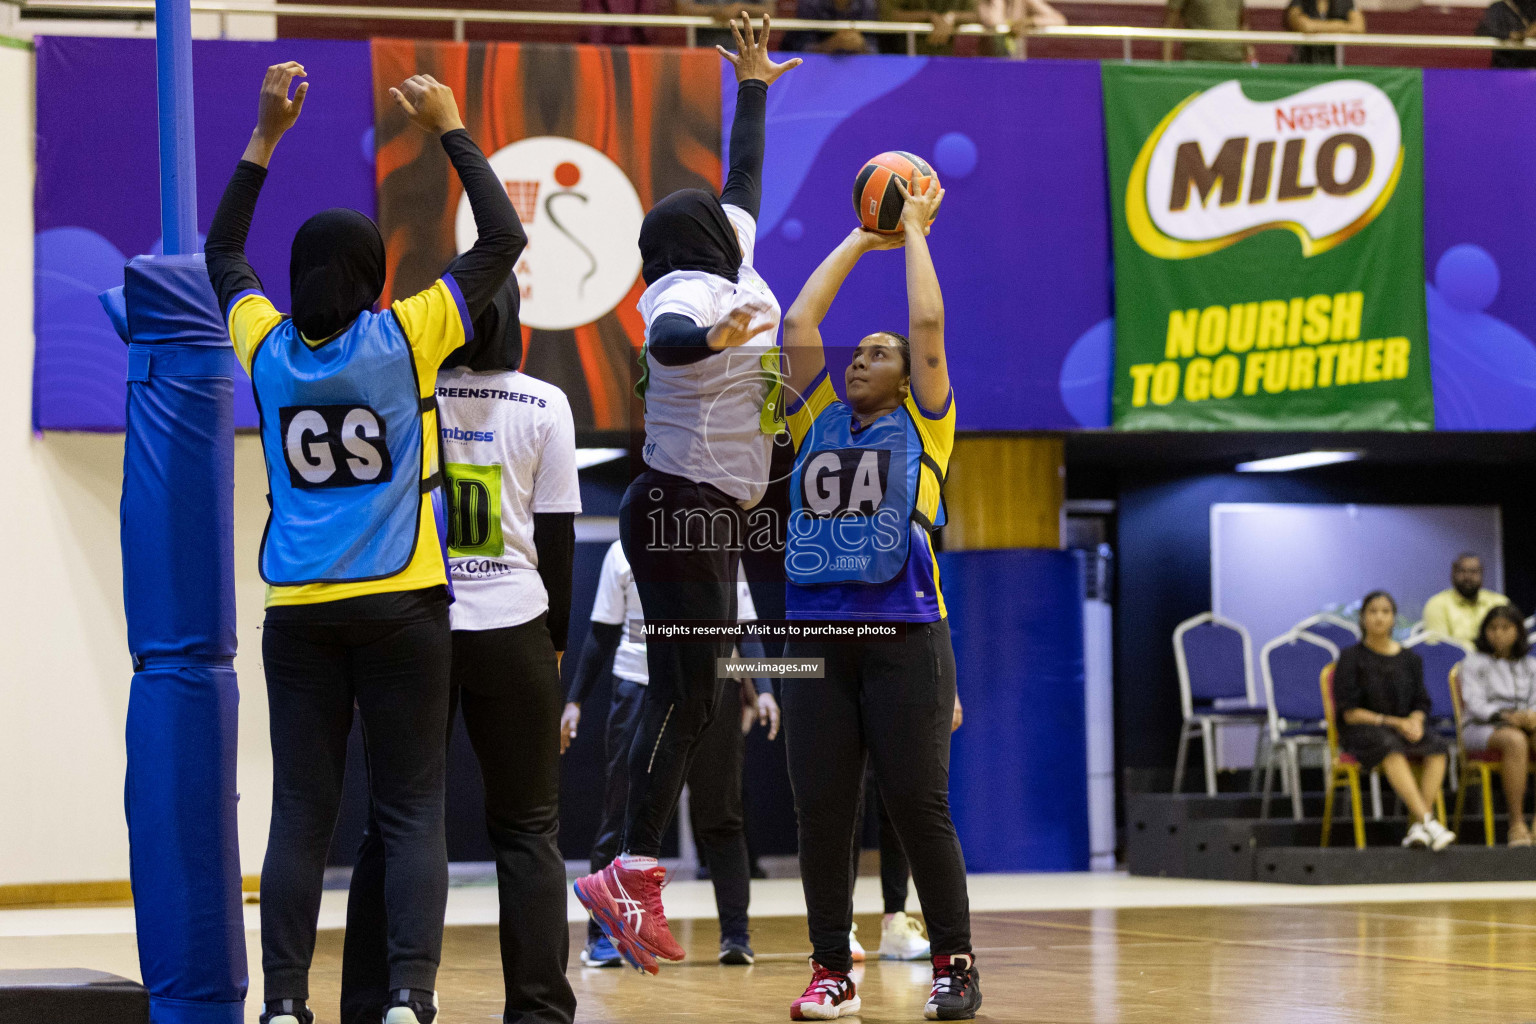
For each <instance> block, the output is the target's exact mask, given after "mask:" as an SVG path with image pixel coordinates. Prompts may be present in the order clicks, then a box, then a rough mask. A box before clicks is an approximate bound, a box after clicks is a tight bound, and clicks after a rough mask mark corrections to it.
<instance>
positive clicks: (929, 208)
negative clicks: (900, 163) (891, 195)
mask: <svg viewBox="0 0 1536 1024" xmlns="http://www.w3.org/2000/svg"><path fill="white" fill-rule="evenodd" d="M896 187H897V188H898V189H900V190H901V199H902V204H903V205H902V207H901V223H902V226H903V227H907V228H917V229H919V230H921V231H922V233H923V234H925V235H926V234H927V233H928V229H929V228H930V227H931V226H932V225H933V218H935V217H937V216H938V215H939V204H940V203H942V202H944V190H943V189H942V188H940V187H939V179H937V178H934V177H931V176H930V177H928V178H926V179H925V180H924V181H923V184H922V188H921V189H919V190H918V191H916V192H908V191H907V186H906V185H905V184H904V183H903V182H902V180H901V179H900V178H897V179H896Z"/></svg>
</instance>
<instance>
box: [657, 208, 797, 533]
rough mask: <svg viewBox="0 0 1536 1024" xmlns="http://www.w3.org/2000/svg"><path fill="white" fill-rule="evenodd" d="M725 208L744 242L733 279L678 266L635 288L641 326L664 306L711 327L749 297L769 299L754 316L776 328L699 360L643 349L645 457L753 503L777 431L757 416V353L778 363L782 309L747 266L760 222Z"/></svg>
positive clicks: (760, 393) (760, 388) (763, 384)
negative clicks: (670, 358) (649, 355)
mask: <svg viewBox="0 0 1536 1024" xmlns="http://www.w3.org/2000/svg"><path fill="white" fill-rule="evenodd" d="M725 214H726V216H727V217H729V218H730V221H731V225H732V226H733V227H735V229H736V237H737V239H738V240H739V241H740V243H741V271H740V273H738V274H737V277H738V281H737V282H736V283H735V284H732V283H731V282H730V281H727V280H726V279H725V278H723V277H717V276H715V275H714V274H706V273H703V272H701V271H696V270H674V271H673V272H672V273H670V274H667V275H665V276H664V277H662V278H660V279H658V280H657V281H656V283H655V284H653V285H651V286H650V287H649V288H647V289H646V290H645V293H644V294H643V295H641V296H640V315H641V317H643V318H644V319H645V324H646V329H647V330H649V329H650V325H651V322H652V321H654V320H655V319H656V318H657V317H659V316H661V315H662V314H663V313H679V314H681V315H683V316H686V317H687V318H688V319H690V320H692V321H693V322H694V323H696V324H698V325H699V326H700V327H712V326H713V325H715V324H716V323H718V322H719V321H720V320H721V319H723V318H724V317H725V315H726V314H727V313H729V312H730V311H731V310H732V309H733V308H734V307H735V306H736V305H738V304H739V303H741V302H743V301H745V300H747V299H749V298H752V299H760V300H762V301H765V302H767V303H768V305H769V310H768V312H767V313H766V314H763V315H762V316H760V317H758V318H757V319H756V320H754V321H753V323H754V325H756V324H763V323H772V324H773V329H772V330H770V331H765V332H764V333H762V334H760V335H758V336H757V337H756V338H754V339H752V341H750V342H749V343H747V344H745V345H741V346H738V347H737V348H729V349H726V350H725V351H723V352H717V353H715V354H714V355H711V356H709V357H708V358H706V359H701V360H699V361H698V362H696V363H688V364H686V365H683V366H663V365H662V364H661V363H660V362H658V361H657V360H655V359H647V360H646V365H647V373H648V378H647V381H646V391H645V449H644V457H645V464H646V465H647V466H650V467H651V468H652V469H657V470H660V471H661V472H663V473H671V474H673V475H674V476H680V477H685V478H687V479H689V480H693V481H696V482H698V483H707V484H711V485H713V486H715V487H718V488H719V489H720V490H722V491H724V492H725V493H726V494H729V495H730V496H731V497H733V498H735V499H736V500H737V501H738V502H740V503H741V504H742V506H743V507H745V508H751V507H752V506H753V505H756V504H757V503H758V501H759V500H761V499H762V496H763V492H764V491H765V490H766V489H767V487H768V461H769V458H770V457H771V455H772V452H773V435H771V434H765V433H763V431H762V424H761V413H762V409H763V401H764V399H765V398H766V397H767V394H768V380H767V378H766V375H765V373H764V369H763V359H764V357H765V356H770V355H771V356H772V360H773V367H774V369H775V370H777V368H778V344H779V319H780V311H779V302H778V300H777V299H776V298H774V295H773V291H772V290H771V289H770V288H769V287H768V282H766V281H764V280H763V279H762V277H761V276H759V275H758V273H757V271H756V270H754V269H752V251H753V248H754V246H755V243H756V238H757V224H756V222H754V221H753V219H752V215H751V214H749V213H747V212H746V211H745V210H743V209H741V208H740V207H737V206H730V205H727V206H726V207H725Z"/></svg>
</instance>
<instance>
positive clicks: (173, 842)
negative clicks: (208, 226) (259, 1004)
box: [103, 255, 247, 1024]
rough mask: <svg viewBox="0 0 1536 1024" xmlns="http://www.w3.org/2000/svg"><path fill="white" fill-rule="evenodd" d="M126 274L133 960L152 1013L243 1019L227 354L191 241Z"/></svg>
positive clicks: (195, 1023) (127, 796)
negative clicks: (179, 251) (177, 252)
mask: <svg viewBox="0 0 1536 1024" xmlns="http://www.w3.org/2000/svg"><path fill="white" fill-rule="evenodd" d="M124 281H125V283H124V291H123V301H124V304H125V307H126V313H125V318H124V323H125V326H126V329H127V332H128V335H129V336H128V338H127V340H128V342H129V344H128V410H127V424H128V433H127V438H126V443H125V448H124V454H123V503H122V549H123V603H124V606H125V608H126V611H127V617H128V648H129V652H130V653H131V654H132V656H133V665H134V669H135V673H134V677H133V685H132V688H131V690H130V692H129V699H128V723H127V742H128V776H127V785H126V787H125V793H124V801H125V806H126V811H127V817H128V839H129V861H130V869H131V873H132V881H133V895H134V914H135V917H136V919H137V923H138V940H139V963H140V968H141V970H142V973H143V978H144V985H145V987H147V988H148V989H149V992H150V997H151V1000H150V1013H151V1020H152V1021H153V1022H154V1024H240V1021H241V1020H242V1019H243V1016H244V1000H245V993H246V986H247V979H246V957H245V930H244V922H243V917H242V913H241V902H240V849H239V840H238V833H237V830H236V819H235V803H236V800H237V796H236V793H235V754H236V748H235V742H236V722H237V707H238V703H239V689H238V687H237V685H236V680H235V672H234V656H235V600H234V412H233V395H234V381H233V375H234V372H235V359H234V353H233V351H232V350H231V348H230V345H229V340H228V338H227V336H226V335H225V333H224V326H223V318H222V317H221V316H220V313H219V309H218V301H217V299H216V298H215V297H214V294H213V289H212V287H211V286H210V285H209V283H208V274H207V269H206V266H205V264H204V261H203V258H202V257H201V256H197V255H193V256H160V257H149V256H141V257H138V258H137V259H134V260H133V261H131V262H130V263H129V264H128V268H127V271H126V273H125V275H124ZM109 302H110V299H109V297H107V296H104V297H103V303H104V304H107V303H109Z"/></svg>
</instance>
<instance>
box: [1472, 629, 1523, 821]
mask: <svg viewBox="0 0 1536 1024" xmlns="http://www.w3.org/2000/svg"><path fill="white" fill-rule="evenodd" d="M1461 703H1462V729H1461V740H1462V743H1463V744H1465V745H1466V748H1467V749H1468V750H1496V751H1498V752H1499V755H1500V757H1501V758H1502V764H1501V771H1500V772H1499V776H1500V779H1501V780H1502V782H1503V784H1504V800H1505V802H1506V803H1507V804H1509V845H1510V846H1530V845H1531V829H1530V826H1529V825H1528V824H1527V823H1526V819H1525V775H1526V772H1527V771H1528V769H1529V765H1530V761H1531V743H1532V735H1533V734H1536V656H1533V655H1532V654H1531V645H1530V643H1529V642H1528V641H1527V639H1526V635H1525V622H1524V619H1523V617H1522V616H1521V614H1520V609H1518V608H1516V607H1515V606H1514V605H1509V604H1506V605H1500V606H1499V607H1497V608H1494V609H1492V610H1491V611H1489V612H1488V614H1487V615H1485V616H1483V624H1482V626H1481V627H1479V629H1478V631H1477V651H1476V653H1473V654H1469V655H1468V656H1467V660H1466V661H1464V662H1462V663H1461Z"/></svg>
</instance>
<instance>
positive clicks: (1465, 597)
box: [1424, 551, 1509, 645]
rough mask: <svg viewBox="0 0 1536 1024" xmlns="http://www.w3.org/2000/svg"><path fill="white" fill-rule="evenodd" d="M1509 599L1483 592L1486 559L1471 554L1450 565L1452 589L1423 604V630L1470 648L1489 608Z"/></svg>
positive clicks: (1487, 591)
mask: <svg viewBox="0 0 1536 1024" xmlns="http://www.w3.org/2000/svg"><path fill="white" fill-rule="evenodd" d="M1501 604H1509V598H1507V597H1505V596H1504V595H1503V594H1495V593H1494V592H1493V591H1491V590H1484V589H1483V560H1482V559H1481V558H1479V557H1478V556H1477V555H1474V554H1473V553H1471V552H1470V551H1465V552H1462V553H1461V554H1459V555H1457V556H1456V561H1454V562H1452V563H1451V586H1450V588H1449V589H1448V590H1442V591H1440V593H1438V594H1436V595H1435V596H1434V597H1432V598H1430V599H1429V600H1428V601H1426V602H1425V603H1424V628H1425V629H1426V630H1428V631H1429V632H1431V633H1439V634H1441V635H1442V636H1448V637H1450V638H1451V639H1452V640H1459V641H1461V642H1462V643H1464V644H1468V645H1471V644H1472V643H1475V642H1476V640H1477V632H1478V630H1479V629H1481V628H1482V625H1483V616H1485V615H1487V614H1488V612H1489V610H1490V609H1493V608H1497V607H1498V606H1499V605H1501Z"/></svg>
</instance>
